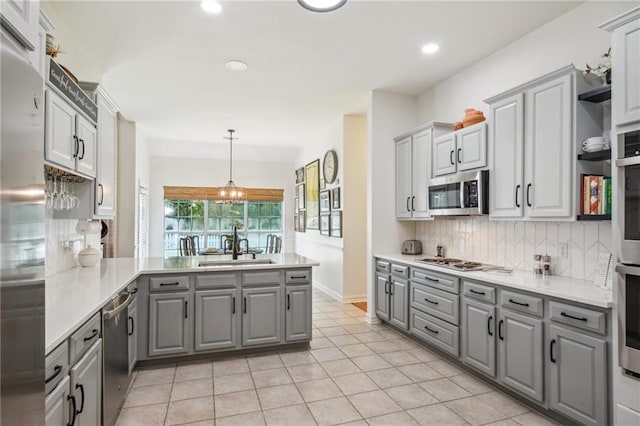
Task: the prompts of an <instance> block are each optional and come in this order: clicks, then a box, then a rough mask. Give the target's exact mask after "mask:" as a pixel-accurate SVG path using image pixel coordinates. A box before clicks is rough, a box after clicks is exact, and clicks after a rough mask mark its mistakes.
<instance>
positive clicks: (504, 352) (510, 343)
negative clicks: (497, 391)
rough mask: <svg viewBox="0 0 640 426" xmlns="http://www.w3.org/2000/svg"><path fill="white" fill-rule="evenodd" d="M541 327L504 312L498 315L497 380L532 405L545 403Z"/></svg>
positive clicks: (538, 321)
mask: <svg viewBox="0 0 640 426" xmlns="http://www.w3.org/2000/svg"><path fill="white" fill-rule="evenodd" d="M542 328H543V323H542V320H540V319H535V318H530V317H528V316H526V315H521V314H517V313H515V312H511V311H509V310H506V309H500V310H499V315H498V327H497V330H496V334H497V336H498V350H499V352H498V353H499V356H498V359H499V362H498V379H499V380H500V381H501V382H502V384H504V385H506V386H508V387H510V388H512V389H513V390H515V391H517V392H518V393H520V394H522V395H525V396H527V397H528V398H530V399H533V400H534V401H538V402H543V401H544V381H543V377H544V364H543V361H544V358H543V344H544V342H543V340H542Z"/></svg>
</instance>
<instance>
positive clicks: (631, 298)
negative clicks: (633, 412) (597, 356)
mask: <svg viewBox="0 0 640 426" xmlns="http://www.w3.org/2000/svg"><path fill="white" fill-rule="evenodd" d="M616 272H618V273H619V274H620V275H619V276H620V281H619V284H618V355H619V356H618V358H619V362H620V366H621V367H622V368H623V369H624V370H625V371H626V372H627V373H628V374H631V375H633V376H635V377H639V378H640V309H638V308H639V307H640V267H635V266H627V265H622V264H618V265H617V266H616Z"/></svg>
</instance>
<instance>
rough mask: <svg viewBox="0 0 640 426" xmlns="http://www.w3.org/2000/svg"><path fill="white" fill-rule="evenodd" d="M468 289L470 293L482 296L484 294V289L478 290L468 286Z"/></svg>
mask: <svg viewBox="0 0 640 426" xmlns="http://www.w3.org/2000/svg"><path fill="white" fill-rule="evenodd" d="M469 291H470V292H471V293H473V294H479V295H480V296H484V295H485V293H484V291H478V290H474V289H472V288H470V289H469Z"/></svg>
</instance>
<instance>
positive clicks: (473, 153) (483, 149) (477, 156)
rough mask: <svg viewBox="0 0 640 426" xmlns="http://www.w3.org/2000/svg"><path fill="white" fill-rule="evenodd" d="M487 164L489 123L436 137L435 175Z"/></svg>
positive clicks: (434, 143)
mask: <svg viewBox="0 0 640 426" xmlns="http://www.w3.org/2000/svg"><path fill="white" fill-rule="evenodd" d="M486 165H487V123H485V122H482V123H478V124H474V125H472V126H469V127H465V128H464V129H460V130H458V131H455V132H451V133H448V134H445V135H442V136H440V137H438V138H435V139H434V141H433V175H434V176H442V175H447V174H450V173H455V172H461V171H464V170H471V169H478V168H480V167H484V166H486Z"/></svg>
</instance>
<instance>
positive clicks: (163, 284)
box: [160, 282, 180, 287]
mask: <svg viewBox="0 0 640 426" xmlns="http://www.w3.org/2000/svg"><path fill="white" fill-rule="evenodd" d="M178 284H180V283H179V282H175V283H160V287H164V286H166V285H178Z"/></svg>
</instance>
